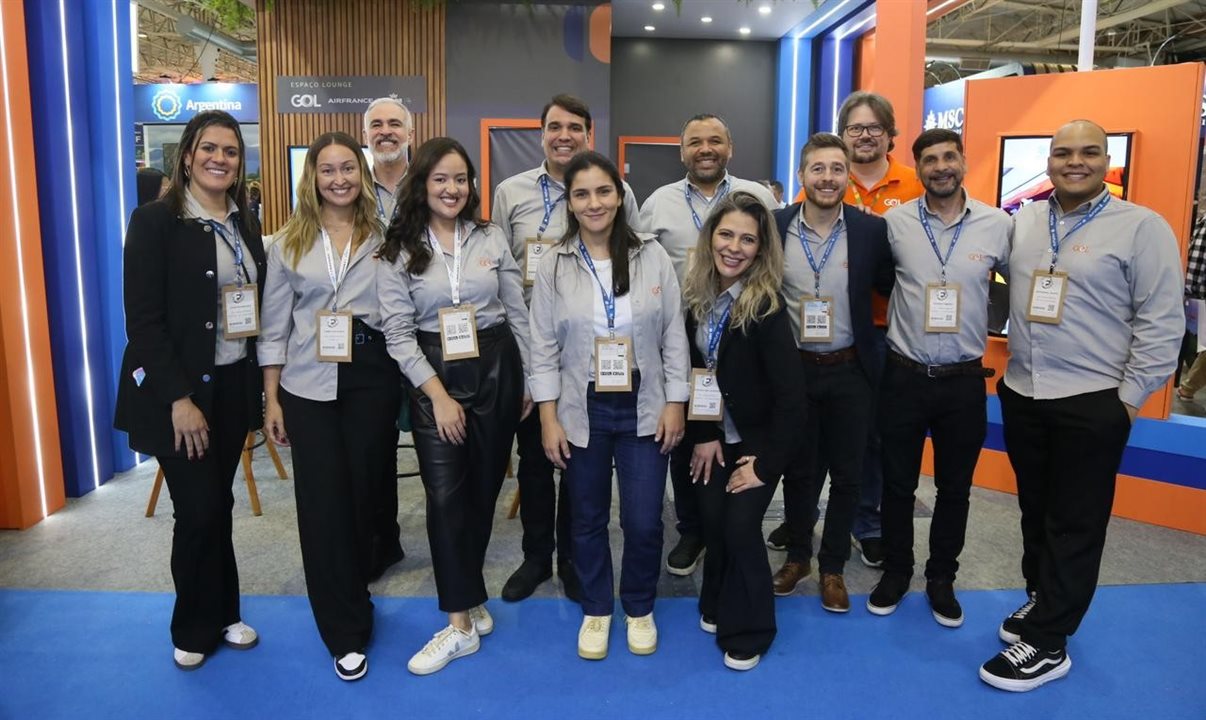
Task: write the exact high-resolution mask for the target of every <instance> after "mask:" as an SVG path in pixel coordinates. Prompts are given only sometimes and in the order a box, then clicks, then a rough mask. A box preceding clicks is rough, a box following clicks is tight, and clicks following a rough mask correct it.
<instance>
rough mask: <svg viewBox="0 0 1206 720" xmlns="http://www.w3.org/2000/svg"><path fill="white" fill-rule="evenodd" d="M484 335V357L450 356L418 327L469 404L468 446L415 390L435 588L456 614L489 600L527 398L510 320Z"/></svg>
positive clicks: (451, 388) (442, 372)
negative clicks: (488, 571) (451, 439)
mask: <svg viewBox="0 0 1206 720" xmlns="http://www.w3.org/2000/svg"><path fill="white" fill-rule="evenodd" d="M477 340H478V347H479V350H480V356H479V357H477V358H473V359H470V360H452V361H449V362H444V360H443V358H442V354H441V350H440V338H439V335H437V334H436V333H425V332H421V333H419V347H420V348H422V350H423V354H424V355H426V356H427V360H428V362H430V363H431V366H432V368H434V369H435V371H436V374H437V375H438V376H439V378H440V381H441V382H443V383H444V388H445V389H446V390H447V391H448V394H449V395H451V396H452V398H453V399H454V400H456V401H457V402H459V403H460V404H461V406H462V407H464V408H465V425H466V438H465V443H464V444H463V445H453V444H451V443H446V442H444V441H443V440H441V439H440V436H439V433H438V431H437V429H436V423H435V415H434V414H433V411H432V404H431V400H430V398H428V397H427V396H426V395H424V394H423V393H421V392H419V391H418V390H415V391H414V392H413V393H412V394H411V421H412V423H413V425H414V431H413V435H414V439H415V452H416V453H417V454H418V456H419V472H420V473H421V474H422V478H423V488H424V490H426V492H427V538H428V540H429V541H430V543H431V562H432V567H433V569H434V570H435V580H436V593H437V594H438V595H439V601H440V610H442V611H444V612H449V613H452V612H464V611H466V610H469V609H470V608H473V607H476V606H478V605H481V604H482V603H484V602H485V601H486V582H485V580H484V578H483V577H482V567H483V565H484V563H485V560H486V547H487V546H488V545H489V544H490V533H491V530H492V529H493V525H494V505H495V503H496V502H497V501H498V492H499V490H500V489H502V482H503V476H504V475H505V474H506V472H507V460H508V459H509V458H510V456H511V442H512V441H513V440H514V439H515V428H516V427H517V426H518V424H519V414H520V411H521V409H522V404H523V365H522V362H521V361H520V358H519V346H518V345H517V344H516V343H515V338H514V337H513V336H512V335H511V330H510V328H509V327H508V326H507V325H506V324H505V323H504V324H502V325H496V326H495V327H493V328H487V329H485V330H478V332H477Z"/></svg>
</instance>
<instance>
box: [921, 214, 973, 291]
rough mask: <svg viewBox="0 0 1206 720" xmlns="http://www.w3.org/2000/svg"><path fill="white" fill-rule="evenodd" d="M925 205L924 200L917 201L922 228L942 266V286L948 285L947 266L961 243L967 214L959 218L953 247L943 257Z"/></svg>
mask: <svg viewBox="0 0 1206 720" xmlns="http://www.w3.org/2000/svg"><path fill="white" fill-rule="evenodd" d="M924 206H925V203H924V202H923V201H922V200H918V201H917V217H918V218H920V219H921V228H922V229H923V230H925V236H926V237H927V238H929V241H930V247H932V248H934V255H935V256H937V258H938V264H939V265H941V266H942V284H943V285H945V284H946V265H947V263H949V262H950V261H951V255H953V254H954V253H955V244H956V243H958V242H959V235H960V234H962V232H963V221H964V220H966V219H967V212H966V211H964V213H963V214H962V215H961V216H960V217H959V222H958V223H957V224H956V225H955V236H954V237H953V238H951V246H950V247H949V248H947V249H946V257H943V256H942V251H941V250H939V249H938V241H937V240H936V239H935V238H934V231H933V229H932V228H930V218H929V214H928V213H927V212H926V211H925V207H924Z"/></svg>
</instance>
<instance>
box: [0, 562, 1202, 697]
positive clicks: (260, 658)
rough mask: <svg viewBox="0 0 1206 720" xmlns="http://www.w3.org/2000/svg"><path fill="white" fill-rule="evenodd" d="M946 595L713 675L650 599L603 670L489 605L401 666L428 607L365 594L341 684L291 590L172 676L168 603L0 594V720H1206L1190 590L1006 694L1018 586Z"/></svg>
mask: <svg viewBox="0 0 1206 720" xmlns="http://www.w3.org/2000/svg"><path fill="white" fill-rule="evenodd" d="M960 598H961V600H962V602H963V606H964V610H965V612H966V615H967V623H966V624H965V626H964V627H963V628H962V629H960V630H954V631H952V630H948V629H945V628H942V627H939V626H938V625H937V624H936V623H935V622H934V621H933V620H932V619H931V618H930V614H929V607H928V605H927V603H926V602H925V598H924V595H922V594H918V593H914V594H911V595H909V596H908V597H907V598H906V599H905V601H904V603H903V604H902V605H901V607H900V609H899V610H898V611H897V612H896V614H895V615H893V616H891V617H888V618H878V617H874V616H872V615H870V614H868V613H867V612H866V611H865V609H864V607H863V603H864V601H865V598H854V599H853V603H854V609H853V610H852V612H851V613H849V614H848V615H845V616H834V615H831V614H829V613H825V612H824V611H822V610H821V608H820V604H819V602H818V600H817V598H815V597H792V598H785V599H781V600H779V601H778V612H779V616H778V617H779V636H778V638H777V639H776V641H775V644H774V647H773V648H772V649H771V652H770V653H769V655H768V657H766V658H764V659H763V661H762V664H761V665H760V666H759V667H758V668H756V669H755V670H753V671H752V672H749V673H736V672H733V671H730V670H727V669H725V668H724V667H723V665H722V664H721V654H720V652H719V650H717V649H716V646H715V644H714V642H713V639H712V637H711V636H710V635H705V634H704V633H703V632H701V631H700V630H699V626H698V616H697V615H696V613H695V601H694V599H690V598H681V599H671V600H660V601H658V604H657V620H658V628H659V632H660V642H659V649H658V651H657V653H656V654H654V655H652V656H649V657H635V656H633V655H631V654H630V653H629V652H628V650H627V648H626V645H625V642H624V635H623V623H622V621H620V622H617V623H616V624H615V625H613V627H612V643H611V655H610V657H608V658H607V659H606V660H604V661H602V662H587V661H584V660H580V659H578V657H577V655H576V644H575V643H576V640H575V639H576V632H577V628H578V624H579V622H580V616H579V614H578V610H577V606H575V605H572V604H570V603H567V602H565V601H561V600H528V601H526V602H523V603H520V604H518V605H508V604H506V603H503V602H501V601H491V603H490V608H491V611H492V612H493V613H494V617H495V623H496V629H495V631H494V634H493V635H491V636H489V637H487V638H485V639H484V640H483V644H482V649H481V651H479V652H478V653H477V654H476V655H474V656H472V657H469V658H465V659H462V660H457V661H455V662H453V663H452V664H451V665H449V666H448V668H446V669H445V670H444V671H442V672H440V673H437V674H435V675H432V676H428V677H414V676H412V675H410V674H409V673H408V672H407V671H406V661H407V660H408V659H409V657H410V655H411V654H412V653H414V652H415V651H416V650H418V649H419V648H420V647H421V646H422V645H423V643H424V642H425V641H426V640H427V639H428V638H429V637H430V635H431V634H432V633H433V632H435V631H436V630H437V629H438V628H439V626H440V625H441V623H442V616H441V615H440V613H439V612H438V611H437V609H436V606H435V602H434V601H433V600H431V599H427V598H379V599H377V601H376V604H377V616H376V617H377V628H376V631H375V639H374V643H373V646H372V647H371V648H370V649H369V653H370V655H369V657H370V662H371V668H370V671H369V674H368V676H367V677H366V678H365V679H364V680H362V681H360V682H358V683H350V684H349V683H343V682H341V681H340V680H338V679H337V678H336V677H335V674H334V672H333V671H332V668H331V660H330V658H329V657H328V656H327V655H326V652H325V650H324V648H323V646H322V644H321V642H320V641H319V639H318V633H317V631H316V630H315V629H314V624H313V619H312V616H311V615H310V608H309V605H308V603H307V602H306V599H305V598H302V597H247V598H244V605H243V617H244V618H245V619H246V620H247V621H248V622H249V623H251V624H252V625H254V626H255V627H256V628H257V629H258V630H259V631H260V634H261V636H262V641H261V643H260V646H259V647H258V648H256V649H254V650H251V651H249V652H242V653H241V652H236V651H233V650H228V649H221V650H219V651H218V652H217V653H215V654H214V655H213V656H212V657H210V658H209V660H208V661H207V662H206V664H205V666H204V667H202V668H201V669H200V670H198V671H196V672H192V673H184V672H180V671H179V670H176V668H175V667H174V666H173V665H172V662H171V644H170V640H169V636H168V619H169V616H170V613H171V606H172V598H171V596H169V595H163V594H145V593H102V592H72V591H27V590H4V591H0V718H6V719H7V718H150V717H156V718H172V719H173V720H180V719H183V718H227V717H229V718H240V717H248V718H251V717H255V718H261V717H262V718H295V717H335V718H343V717H366V718H367V717H390V718H399V719H405V718H410V717H423V718H433V719H434V718H440V719H442V718H462V717H487V718H507V717H517V718H518V717H522V718H529V719H531V720H539V719H541V718H550V719H553V718H555V719H556V720H565V719H566V718H577V717H589V718H604V717H612V718H623V719H625V720H627V719H629V718H633V719H638V718H660V717H670V718H691V719H692V720H694V719H696V718H713V717H724V718H728V719H730V720H732V719H733V718H734V717H737V718H738V719H739V720H754V719H765V720H770V719H771V718H809V717H823V718H826V720H834V719H837V718H894V719H895V718H933V717H940V718H975V720H989V719H991V718H1011V719H1012V718H1081V717H1086V718H1160V719H1162V720H1172V719H1175V718H1187V719H1192V720H1203V718H1206V682H1204V680H1206V674H1203V671H1202V665H1201V661H1202V651H1203V647H1204V646H1203V638H1206V612H1204V611H1206V585H1201V584H1198V585H1148V586H1128V587H1109V588H1101V589H1100V590H1099V591H1098V593H1097V598H1096V600H1095V601H1094V604H1093V609H1092V611H1091V612H1090V614H1089V616H1088V618H1087V619H1086V621H1085V623H1084V626H1083V627H1082V628H1081V631H1080V633H1078V634H1077V636H1076V637H1075V638H1073V640H1072V643H1071V644H1070V646H1069V651H1070V653H1071V655H1072V660H1073V668H1072V672H1071V674H1070V675H1069V676H1068V677H1067V678H1066V679H1064V680H1060V681H1057V682H1055V683H1053V684H1050V685H1047V686H1045V687H1043V688H1041V689H1039V690H1038V691H1035V692H1032V693H1028V694H1024V695H1014V694H1010V693H1004V692H1000V691H997V690H994V689H992V688H989V687H988V686H986V685H984V684H983V683H981V682H980V680H979V679H978V678H977V675H976V672H977V668H978V666H979V665H980V663H982V662H983V661H985V660H987V659H988V658H989V657H990V655H991V654H992V653H995V652H998V651H999V650H1000V648H1001V643H1000V642H999V641H998V640H997V637H996V628H997V623H998V621H999V620H1000V618H1001V617H1002V616H1003V615H1005V614H1007V613H1008V612H1010V611H1012V610H1013V609H1014V608H1015V607H1016V606H1017V605H1018V604H1019V603H1020V601H1021V599H1022V594H1021V592H1019V591H1017V590H1012V591H980V592H964V593H961V595H960ZM618 617H619V616H617V618H618Z"/></svg>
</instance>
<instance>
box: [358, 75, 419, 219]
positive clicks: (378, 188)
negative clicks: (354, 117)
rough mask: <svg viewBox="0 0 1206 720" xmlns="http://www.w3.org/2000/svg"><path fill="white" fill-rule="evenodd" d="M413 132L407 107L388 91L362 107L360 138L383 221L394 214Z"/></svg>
mask: <svg viewBox="0 0 1206 720" xmlns="http://www.w3.org/2000/svg"><path fill="white" fill-rule="evenodd" d="M414 133H415V130H414V120H413V118H412V117H411V115H410V110H408V109H407V108H406V106H405V105H403V104H402V101H401V100H399V99H398V98H396V97H394V96H392V95H390V96H388V97H379V98H377V99H376V100H374V101H372V102H371V103H369V106H368V109H367V110H365V111H364V142H365V144H366V145H368V147H369V151H370V152H371V153H372V154H373V190H374V192H375V193H376V195H377V218H378V219H380V220H381V223H382V224H383V225H387V226H388V225H389V221H390V220H392V219H393V217H394V206H395V204H396V203H397V195H398V185H400V184H401V183H402V178H404V177H406V171H407V170H408V169H409V168H410V158H409V157H407V151H408V150H409V149H410V143H411V141H413V140H414Z"/></svg>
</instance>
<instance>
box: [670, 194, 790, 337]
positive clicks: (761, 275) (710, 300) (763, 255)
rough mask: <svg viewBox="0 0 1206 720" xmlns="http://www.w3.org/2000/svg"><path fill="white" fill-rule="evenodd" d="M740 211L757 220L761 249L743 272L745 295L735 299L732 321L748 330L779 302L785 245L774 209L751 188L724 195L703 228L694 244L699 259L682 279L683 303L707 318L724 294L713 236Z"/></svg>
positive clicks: (698, 319)
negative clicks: (730, 214) (721, 292)
mask: <svg viewBox="0 0 1206 720" xmlns="http://www.w3.org/2000/svg"><path fill="white" fill-rule="evenodd" d="M734 212H739V213H743V214H745V215H748V216H749V217H751V218H753V219H754V222H755V223H757V225H758V254H757V255H756V256H754V260H753V262H751V263H750V266H749V268H748V269H746V271H745V273H744V274H743V275H742V276H741V282H742V286H741V294H740V295H739V296H738V297H737V301H736V302H734V303H733V311H732V314H731V315H730V316H729V322H730V324H731V325H732V327H733V328H735V329H737V330H745V329H746V327H747V326H748V325H749V324H750V323H751V322H757V321H759V320H762V319H764V318H766V317H768V316H770V315H771V314H772V313H774V312H776V311H777V310H778V309H779V306H780V300H779V290H780V289H781V288H782V287H783V245H782V243H781V242H780V240H779V231H778V229H777V228H776V227H775V221H774V217H773V216H772V215H771V211H770V210H768V209H767V208H766V206H765V205H763V204H762V201H761V200H759V199H758V198H756V197H754V196H753V195H751V194H750V193H747V192H741V191H738V192H735V193H732V194H729V195H726V196H725V197H723V198H721V200H720V202H719V203H718V204H717V205H716V208H715V209H714V210H713V211H712V213H711V215H709V216H708V219H707V221H706V222H705V223H704V226H703V228H702V229H700V231H699V240H698V241H697V242H696V243H695V262H693V263H692V264H691V269H690V270H688V271H687V276H686V277H685V278H684V279H683V302H685V303H686V305H687V308H688V310H690V312H691V315H692V317H694V318H695V322H697V323H700V322H703V320H704V318H705V317H706V316H707V314H708V313H710V312H712V308H713V307H714V306H715V304H716V298H717V296H718V295H720V273H718V272H717V271H716V262H715V261H714V260H713V259H712V235H714V234H715V232H716V228H717V227H719V225H720V221H721V220H723V219H724V217H725V216H726V215H728V214H729V213H734Z"/></svg>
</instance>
